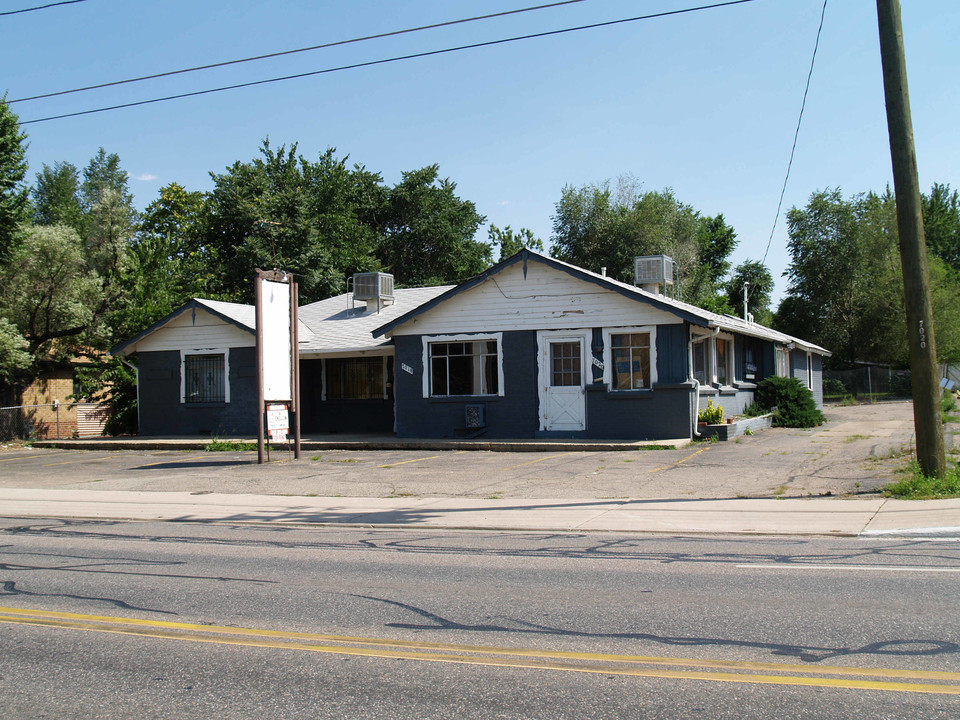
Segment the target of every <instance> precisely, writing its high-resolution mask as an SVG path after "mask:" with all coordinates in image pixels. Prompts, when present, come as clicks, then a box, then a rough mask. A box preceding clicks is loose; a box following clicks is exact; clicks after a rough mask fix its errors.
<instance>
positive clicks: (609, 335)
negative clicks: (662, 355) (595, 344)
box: [603, 325, 657, 392]
mask: <svg viewBox="0 0 960 720" xmlns="http://www.w3.org/2000/svg"><path fill="white" fill-rule="evenodd" d="M634 333H649V335H650V387H649V388H630V389H629V390H626V389H623V388H621V389H615V388H614V387H613V336H614V335H632V334H634ZM603 383H604V385H606V386H607V388H608V389H609V390H610V392H651V391H652V390H653V386H654V385H656V384H657V327H656V325H640V326H636V327H616V328H604V329H603Z"/></svg>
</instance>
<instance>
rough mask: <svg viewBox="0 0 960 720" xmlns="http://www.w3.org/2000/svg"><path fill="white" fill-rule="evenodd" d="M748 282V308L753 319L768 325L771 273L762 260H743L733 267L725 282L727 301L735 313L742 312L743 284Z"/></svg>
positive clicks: (739, 313)
mask: <svg viewBox="0 0 960 720" xmlns="http://www.w3.org/2000/svg"><path fill="white" fill-rule="evenodd" d="M745 283H750V286H749V291H748V308H749V312H750V313H751V314H752V315H753V319H754V320H755V321H756V322H758V323H760V324H761V325H769V324H770V322H771V320H772V319H773V313H772V312H771V310H770V293H771V292H773V275H771V274H770V270H768V269H767V266H766V265H764V264H763V263H762V262H758V261H756V260H745V261H744V262H742V263H740V264H739V265H737V267H736V268H734V271H733V276H732V277H731V278H730V280H729V281H728V282H727V302H729V304H730V307H731V308H732V309H733V310H734V312H735V314H738V315H742V314H743V290H744V284H745Z"/></svg>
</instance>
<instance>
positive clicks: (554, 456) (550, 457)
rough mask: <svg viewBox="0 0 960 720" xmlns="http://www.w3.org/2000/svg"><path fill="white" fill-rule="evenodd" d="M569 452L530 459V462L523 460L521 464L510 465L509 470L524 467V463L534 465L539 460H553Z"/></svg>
mask: <svg viewBox="0 0 960 720" xmlns="http://www.w3.org/2000/svg"><path fill="white" fill-rule="evenodd" d="M569 454H570V453H568V452H565V453H560V454H558V455H547V456H546V457H542V458H540V459H539V460H530V461H528V462H522V463H520V464H519V465H511V466H510V467H508V468H507V470H513V469H514V468H518V467H523V466H524V465H534V464H536V463H538V462H543V461H544V460H552V459H553V458H558V457H563V456H564V455H569Z"/></svg>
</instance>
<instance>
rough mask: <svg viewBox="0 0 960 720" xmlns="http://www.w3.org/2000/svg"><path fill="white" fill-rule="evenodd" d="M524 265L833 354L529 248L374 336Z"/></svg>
mask: <svg viewBox="0 0 960 720" xmlns="http://www.w3.org/2000/svg"><path fill="white" fill-rule="evenodd" d="M520 262H522V263H523V264H524V271H525V272H526V265H527V263H528V262H539V263H543V264H545V265H547V266H549V267H552V268H555V269H557V270H560V271H562V272H566V273H568V274H570V275H572V276H574V277H576V278H579V279H581V280H583V281H585V282H589V283H593V284H595V285H599V286H601V287H603V288H605V289H607V290H610V291H611V292H615V293H618V294H619V295H622V296H624V297H627V298H630V299H632V300H636V301H638V302H643V303H646V304H649V305H653V306H655V307H657V308H659V309H660V310H664V311H666V312H669V313H671V314H673V315H675V316H677V317H679V318H681V319H683V320H686V321H687V322H690V323H692V324H693V325H698V326H700V327H705V328H719V329H720V330H721V331H726V332H732V333H739V334H741V335H747V336H750V337H757V338H761V339H764V340H771V341H774V342H779V343H783V344H785V345H789V344H793V345H794V346H796V347H799V348H801V349H802V350H806V351H809V352H815V353H817V354H820V355H830V354H831V353H830V351H829V350H826V349H824V348H822V347H820V346H819V345H815V344H813V343H809V342H806V341H804V340H801V339H799V338H795V337H792V336H790V335H786V334H785V333H781V332H777V331H776V330H773V329H771V328H768V327H765V326H764V325H760V324H758V323H752V322H747V321H746V320H743V319H742V318H738V317H735V316H733V315H721V314H718V313H714V312H710V311H709V310H704V309H703V308H699V307H697V306H696V305H691V304H690V303H685V302H682V301H680V300H675V299H673V298H670V297H667V296H665V295H657V294H655V293H650V292H647V291H646V290H643V289H641V288H639V287H636V286H634V285H630V284H628V283H625V282H621V281H619V280H614V279H613V278H611V277H607V276H606V275H600V274H598V273H595V272H591V271H590V270H584V269H583V268H581V267H577V266H576V265H571V264H570V263H566V262H563V261H562V260H557V259H556V258H551V257H548V256H546V255H541V254H540V253H537V252H534V251H533V250H530V249H528V248H524V249H523V250H521V251H520V252H518V253H517V254H515V255H513V256H511V257H509V258H507V259H506V260H503V261H501V262H499V263H497V264H496V265H494V266H493V267H491V268H489V269H487V270H485V271H484V272H482V273H480V274H479V275H476V276H474V277H473V278H471V279H469V280H467V281H465V282H463V283H461V284H460V285H457V286H455V287H453V288H450V289H448V290H446V291H445V292H443V293H440V294H438V295H437V296H436V297H434V298H433V299H431V300H429V301H427V302H424V303H423V304H421V305H419V306H418V307H415V308H413V309H412V310H410V311H408V312H406V313H404V314H402V315H400V316H398V317H396V318H394V319H393V320H390V321H389V322H386V323H384V324H382V325H380V326H379V327H377V328H374V329H373V335H374V337H379V336H382V335H387V334H388V333H390V332H391V331H392V330H393V329H394V328H396V327H398V326H400V325H403V324H404V323H406V322H409V321H410V320H412V319H413V318H415V317H417V316H419V315H422V314H423V313H425V312H427V311H428V310H431V309H432V308H434V307H436V306H438V305H440V304H441V303H444V302H447V301H448V300H451V299H453V298H454V297H456V296H457V295H459V294H460V293H462V292H465V291H467V290H470V289H471V288H474V287H476V286H478V285H480V284H481V283H483V282H485V281H486V280H487V279H489V278H490V277H491V276H493V275H496V274H497V273H500V272H502V271H503V270H504V269H506V268H507V267H510V266H511V265H514V264H516V263H520Z"/></svg>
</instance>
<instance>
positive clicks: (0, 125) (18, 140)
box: [0, 95, 29, 262]
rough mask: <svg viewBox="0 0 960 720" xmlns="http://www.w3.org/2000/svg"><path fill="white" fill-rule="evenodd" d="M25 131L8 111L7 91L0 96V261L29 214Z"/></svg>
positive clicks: (7, 256)
mask: <svg viewBox="0 0 960 720" xmlns="http://www.w3.org/2000/svg"><path fill="white" fill-rule="evenodd" d="M26 157H27V135H26V133H23V132H20V119H19V118H18V117H17V116H16V115H15V114H14V113H13V112H11V111H10V107H9V106H8V105H7V102H6V95H4V96H3V97H2V98H0V262H6V261H7V260H8V259H9V257H10V254H11V252H12V251H13V248H14V245H15V244H16V241H17V239H18V238H19V237H20V234H19V232H18V227H19V225H20V224H21V223H22V222H25V221H26V219H27V215H28V200H29V189H28V188H27V186H26V185H24V183H23V178H24V176H25V175H26V174H27V160H26Z"/></svg>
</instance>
